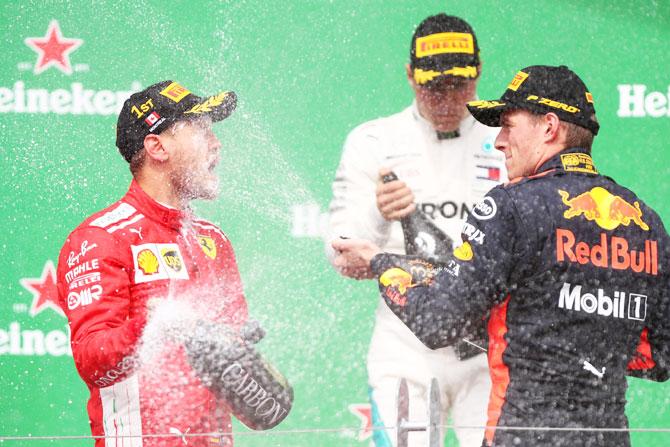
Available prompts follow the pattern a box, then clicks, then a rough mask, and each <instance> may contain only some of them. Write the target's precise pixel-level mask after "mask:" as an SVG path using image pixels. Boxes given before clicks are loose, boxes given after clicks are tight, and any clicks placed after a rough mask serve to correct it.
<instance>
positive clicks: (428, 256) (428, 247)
mask: <svg viewBox="0 0 670 447" xmlns="http://www.w3.org/2000/svg"><path fill="white" fill-rule="evenodd" d="M394 180H398V176H397V175H396V174H395V173H394V172H390V173H388V174H386V175H385V176H383V177H382V181H383V182H384V183H388V182H392V181H394ZM400 225H402V233H403V236H404V237H405V253H406V254H408V255H416V256H419V257H420V258H423V259H425V260H427V261H430V262H431V263H432V264H433V266H432V267H433V268H440V267H442V268H444V267H445V266H448V265H450V264H449V260H450V259H452V260H453V255H452V252H453V240H452V239H451V238H450V237H449V236H447V235H446V234H445V233H444V232H443V231H442V230H440V229H439V228H438V227H437V225H435V224H434V223H433V222H431V220H430V219H429V218H428V216H426V214H425V213H424V212H423V211H421V210H420V209H419V208H418V207H417V208H416V210H414V212H412V213H411V214H409V215H407V216H405V217H403V218H402V219H400ZM414 270H416V269H414ZM428 276H431V275H428ZM487 345H488V337H487V335H486V329H485V327H484V324H483V323H482V324H481V325H478V326H477V327H476V328H475V329H474V330H473V333H472V334H471V337H468V339H463V340H461V341H459V342H457V343H455V344H454V345H453V348H454V352H455V354H456V357H457V358H458V359H459V360H466V359H469V358H471V357H474V356H475V355H478V354H481V353H482V351H486V348H484V347H483V346H487Z"/></svg>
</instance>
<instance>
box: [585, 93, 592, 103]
mask: <svg viewBox="0 0 670 447" xmlns="http://www.w3.org/2000/svg"><path fill="white" fill-rule="evenodd" d="M584 95H586V102H588V103H589V104H593V95H592V94H591V93H590V92H586V93H584Z"/></svg>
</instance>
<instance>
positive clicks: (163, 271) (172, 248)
mask: <svg viewBox="0 0 670 447" xmlns="http://www.w3.org/2000/svg"><path fill="white" fill-rule="evenodd" d="M130 248H131V250H132V252H133V264H134V267H135V284H140V283H143V282H149V281H156V280H159V279H189V276H188V270H187V268H186V265H185V263H184V257H183V256H182V254H181V251H180V250H179V246H178V245H177V244H142V245H131V246H130Z"/></svg>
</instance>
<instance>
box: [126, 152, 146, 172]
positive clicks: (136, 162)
mask: <svg viewBox="0 0 670 447" xmlns="http://www.w3.org/2000/svg"><path fill="white" fill-rule="evenodd" d="M146 159H147V152H146V151H145V150H144V147H143V148H142V149H140V150H139V151H137V152H135V153H134V154H133V156H132V158H131V159H130V163H129V164H128V167H129V168H130V172H131V174H133V176H135V175H137V173H138V172H139V171H140V169H142V166H144V162H145V160H146Z"/></svg>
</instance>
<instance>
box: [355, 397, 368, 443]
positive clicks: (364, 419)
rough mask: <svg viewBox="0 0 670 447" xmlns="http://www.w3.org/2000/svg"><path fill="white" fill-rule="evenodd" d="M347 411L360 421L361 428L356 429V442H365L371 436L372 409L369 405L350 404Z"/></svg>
mask: <svg viewBox="0 0 670 447" xmlns="http://www.w3.org/2000/svg"><path fill="white" fill-rule="evenodd" d="M349 411H351V412H352V413H353V414H354V415H356V417H358V419H360V420H361V428H359V429H358V440H359V441H365V440H366V439H368V438H369V437H370V436H372V409H371V408H370V404H369V403H367V404H351V405H349Z"/></svg>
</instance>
